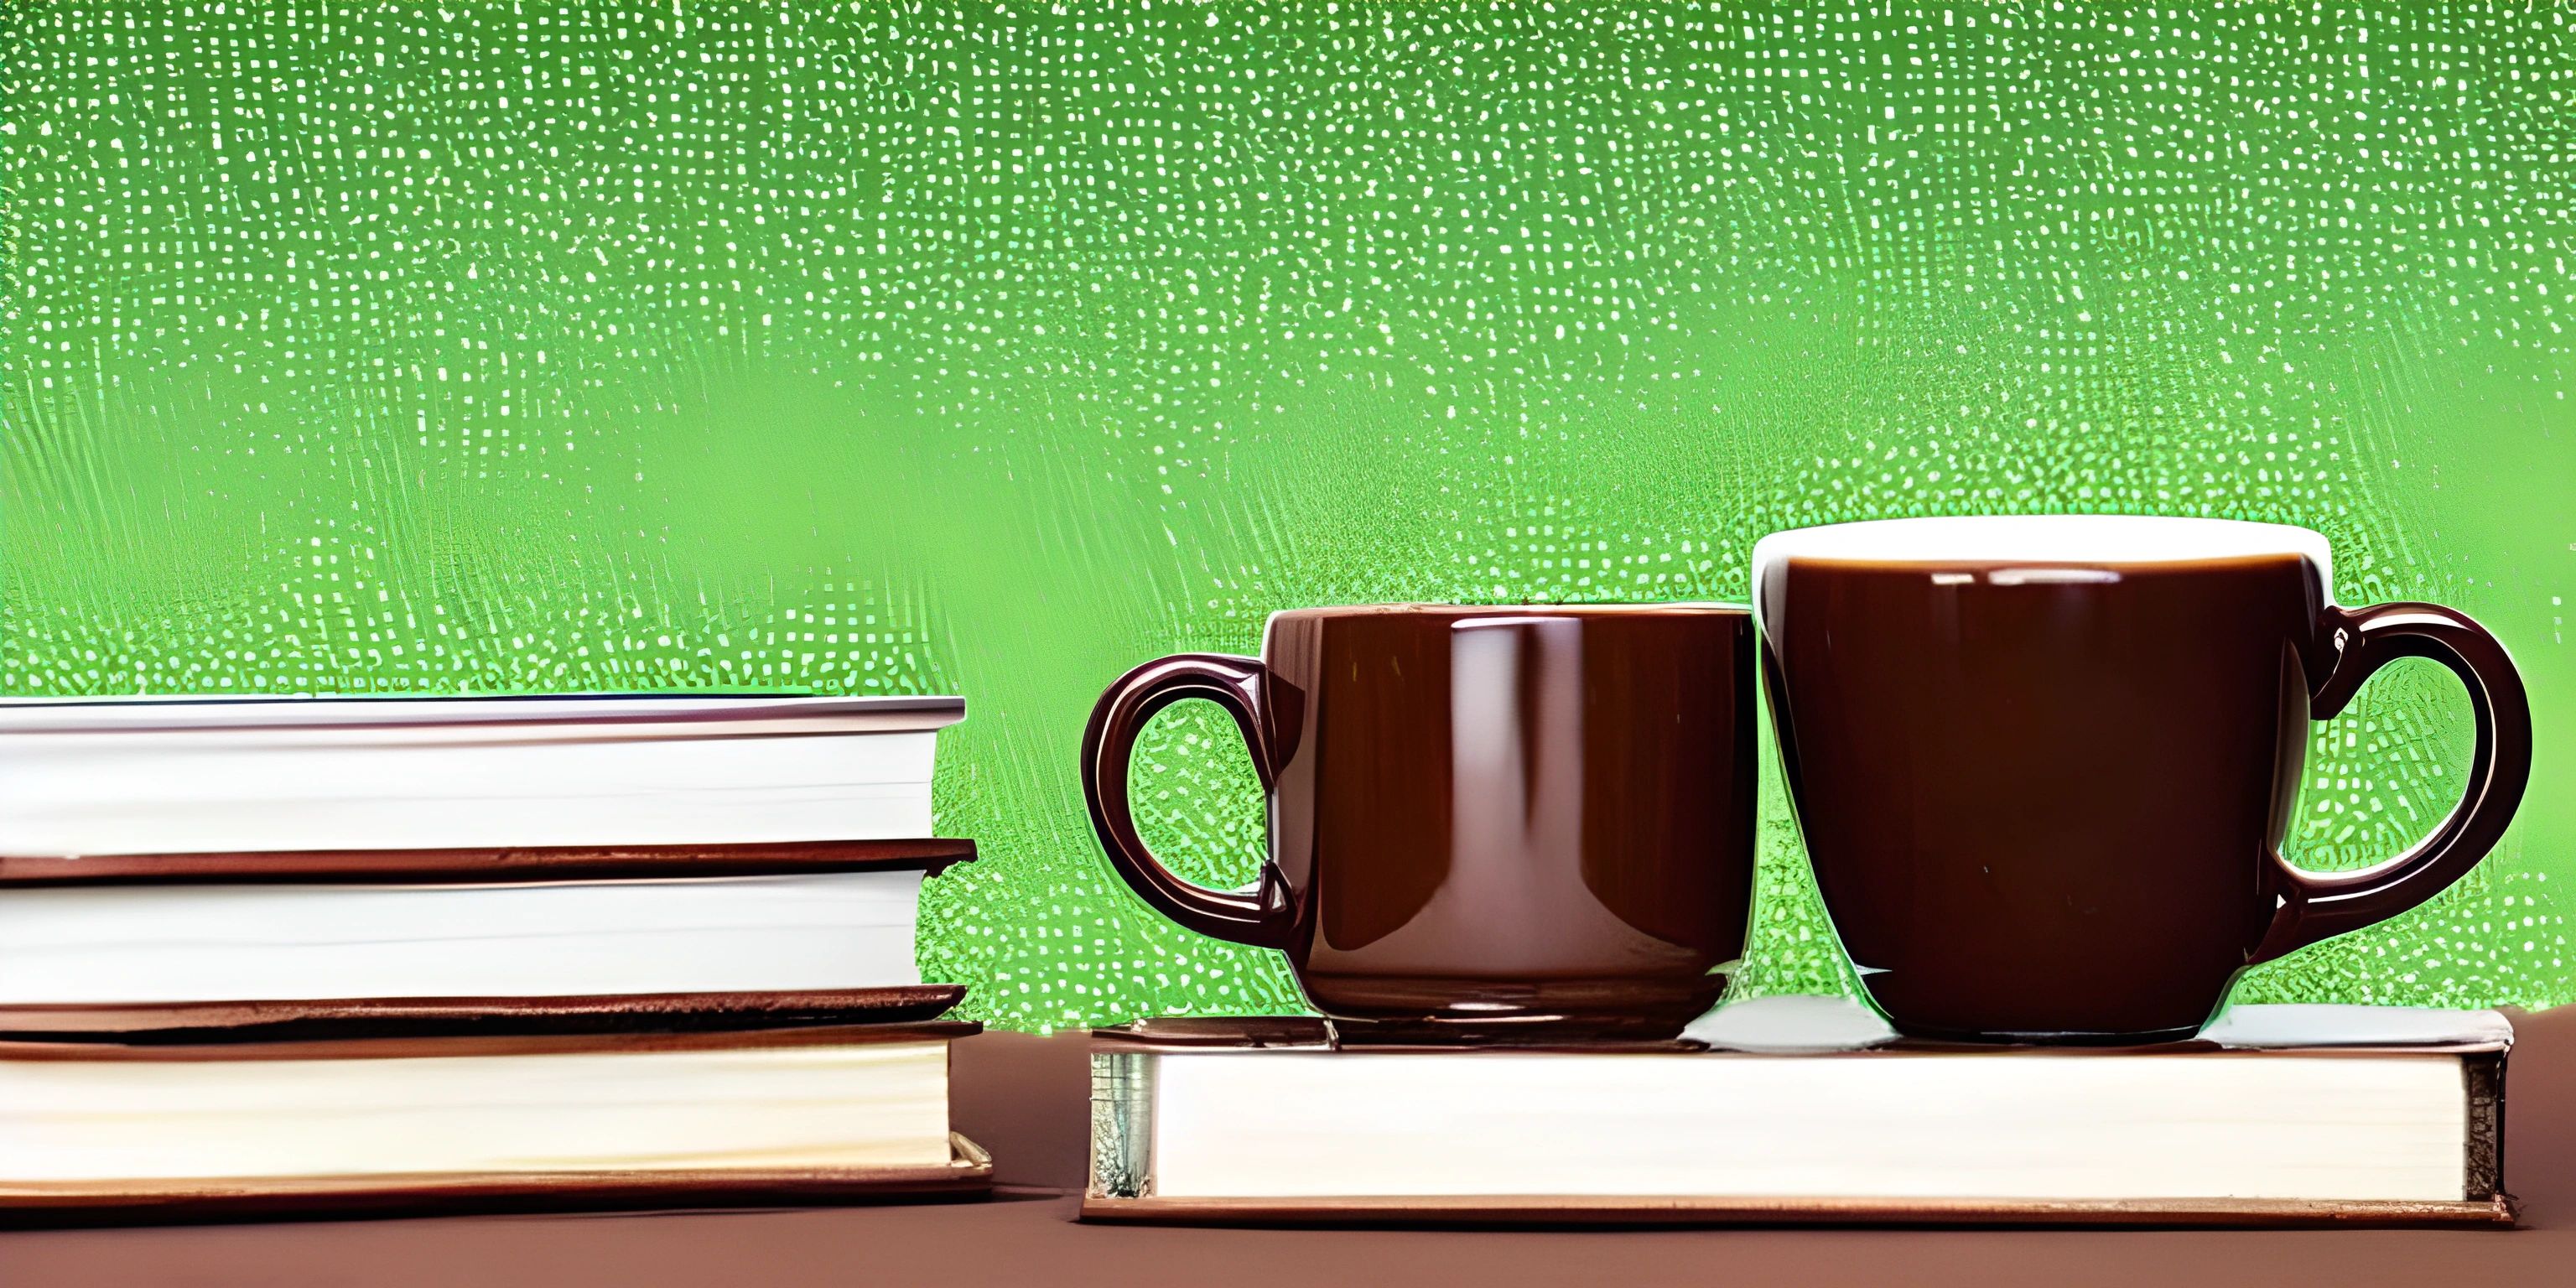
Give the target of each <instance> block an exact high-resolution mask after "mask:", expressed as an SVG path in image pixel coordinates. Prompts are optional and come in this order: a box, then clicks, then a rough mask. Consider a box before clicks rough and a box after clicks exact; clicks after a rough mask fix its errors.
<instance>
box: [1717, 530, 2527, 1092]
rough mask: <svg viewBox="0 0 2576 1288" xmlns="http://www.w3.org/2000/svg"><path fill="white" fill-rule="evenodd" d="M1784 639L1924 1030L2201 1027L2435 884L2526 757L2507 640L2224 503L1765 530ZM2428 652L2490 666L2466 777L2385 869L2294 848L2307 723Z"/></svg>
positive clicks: (2310, 539) (1779, 689) (2005, 1035)
mask: <svg viewBox="0 0 2576 1288" xmlns="http://www.w3.org/2000/svg"><path fill="white" fill-rule="evenodd" d="M1754 564H1755V577H1756V612H1757V614H1758V615H1759V617H1760V621H1761V629H1762V633H1763V668H1764V675H1765V680H1766V684H1767V686H1768V688H1769V691H1770V694H1771V701H1772V706H1773V712H1774V716H1775V721H1776V726H1777V729H1778V734H1779V741H1780V750H1781V755H1782V760H1783V765H1784V769H1785V771H1786V773H1787V777H1788V780H1789V784H1790V789H1791V793H1792V796H1793V799H1794V801H1795V803H1796V807H1797V814H1798V820H1799V824H1800V830H1801V833H1802V835H1803V836H1804V838H1805V842H1806V847H1807V852H1808V857H1809V860H1810V862H1811V863H1812V865H1813V867H1814V870H1815V875H1816V881H1817V886H1818V888H1819V890H1820V891H1821V893H1822V894H1823V897H1824V902H1825V906H1826V910H1827V912H1828V914H1829V916H1830V917H1831V918H1832V920H1833V924H1834V928H1835V930H1836V933H1837V934H1838V935H1839V936H1840V938H1841V940H1842V943H1843V945H1844V947H1845V949H1846V950H1847V951H1848V952H1849V954H1850V956H1851V958H1852V960H1853V962H1854V964H1855V965H1856V966H1858V967H1859V968H1860V970H1861V978H1862V983H1863V986H1864V988H1865V989H1866V990H1867V992H1868V994H1869V996H1870V998H1871V1000H1872V1001H1873V1002H1875V1003H1876V1004H1877V1005H1878V1006H1879V1007H1880V1008H1881V1009H1882V1010H1884V1011H1885V1012H1886V1013H1887V1014H1888V1016H1889V1018H1890V1020H1891V1021H1892V1022H1894V1023H1895V1024H1896V1025H1897V1026H1898V1028H1900V1029H1901V1030H1903V1031H1905V1032H1907V1033H1910V1034H1914V1035H1917V1036H1926V1037H1937V1038H1950V1039H1967V1040H1979V1041H1993V1040H2040V1041H2075V1042H2138V1041H2158V1040H2170V1039H2175V1038H2182V1037H2188V1036H2190V1035H2191V1034H2193V1033H2194V1032H2196V1031H2198V1030H2199V1028H2200V1027H2201V1026H2202V1025H2203V1024H2205V1023H2206V1022H2207V1021H2208V1020H2209V1019H2210V1018H2211V1017H2212V1015H2213V1014H2214V1013H2215V1012H2216V1010H2217V1009H2218V1008H2219V1007H2220V1006H2221V1005H2222V1004H2223V1002H2224V1001H2225V998H2226V996H2227V991H2228V989H2229V987H2230V986H2231V985H2232V984H2233V982H2234V980H2235V978H2236V976H2237V975H2238V974H2240V973H2241V972H2242V971H2243V970H2244V969H2245V968H2246V967H2248V966H2250V965H2253V964H2256V963H2259V962H2261V961H2264V960H2268V959H2269V958H2272V957H2276V956H2280V955H2282V954H2284V953H2287V952H2289V951H2292V950H2294V949H2296V948H2299V947H2302V946H2304V945H2306V944H2310V943H2314V942H2316V941H2318V940H2320V939H2323V938H2327V937H2329V936H2331V935H2334V934H2339V933H2343V932H2344V931H2348V930H2353V929H2357V928H2359V927H2361V926H2364V925H2368V924H2370V923H2372V922H2375V921H2378V920H2381V919H2384V918H2386V917H2389V916H2393V915H2395V914H2397V913H2399V912H2402V911H2404V910H2406V909H2407V908H2411V907H2413V906H2414V905H2415V904H2417V903H2420V902H2422V901H2423V900H2424V899H2426V898H2429V897H2431V896H2432V895H2433V894H2435V893H2438V892H2439V891H2440V889H2441V888H2442V887H2444V886H2446V885H2448V884H2450V882H2452V881H2453V880H2456V879H2457V878H2458V877H2459V876H2460V875H2461V874H2463V873H2465V872H2466V871H2467V870H2468V869H2469V868H2470V867H2472V866H2474V865H2475V863H2476V862H2477V860H2478V858H2479V857H2480V856H2481V855H2483V854H2484V853H2485V852H2486V850H2487V849H2488V848H2489V847H2490V846H2492V845H2493V843H2494V841H2495V839H2496V838H2497V836H2499V835H2500V834H2501V833H2502V831H2503V828H2504V826H2505V823H2506V821H2507V820H2509V819H2510V817H2511V815H2512V812H2513V809H2514V806H2515V804H2516V802H2517V801H2518V800H2519V798H2520V796H2521V793H2522V788H2523V784H2524V781H2525V780H2526V778H2527V777H2528V774H2529V762H2530V731H2529V730H2530V722H2529V714H2528V706H2527V703H2526V702H2525V701H2524V698H2523V694H2522V689H2521V683H2520V680H2519V678H2518V677H2517V676H2516V675H2515V673H2514V670H2513V666H2512V663H2511V661H2510V660H2509V659H2508V658H2507V657H2506V656H2505V654H2504V651H2503V649H2502V647H2501V646H2499V645H2497V644H2496V643H2495V641H2494V639H2493V638H2492V637H2491V636H2489V635H2487V634H2486V632H2484V631H2483V630H2481V629H2479V628H2478V627H2477V625H2476V624H2475V623H2474V622H2471V621H2469V620H2468V619H2467V618H2465V617H2463V616H2461V615H2460V614H2458V613H2455V612H2452V611H2451V610H2449V609H2444V608H2440V607H2438V606H2434V605H2423V604H2392V605H2383V606H2381V607H2378V608H2372V609H2363V610H2346V609H2342V608H2338V607H2336V606H2334V605H2333V604H2332V602H2331V597H2330V589H2329V588H2330V584H2331V583H2330V578H2331V572H2330V568H2331V562H2330V556H2329V555H2328V553H2327V551H2326V548H2325V543H2324V539H2323V538H2322V537H2319V536H2318V535H2317V534H2315V533H2312V532H2308V531H2306V530H2304V529H2299V528H2290V527H2282V526H2278V525H2269V524H2251V523H2231V522H2224V521H2216V520H2195V519H2158V518H2128V517H2104V518H2096V517H2090V516H2073V517H2060V516H2048V517H2014V518H1991V519H1966V518H1963V519H1925V520H1889V521H1881V522H1875V523H1861V524H1849V525H1842V526H1839V527H1833V528H1819V529H1809V530H1805V531H1800V532H1791V533H1783V534H1778V535H1775V536H1773V537H1770V538H1766V539H1765V540H1764V541H1763V542H1762V543H1760V544H1759V545H1758V546H1757V547H1756V550H1755V557H1754ZM2401 656H2422V657H2428V658H2431V659H2433V660H2435V661H2439V662H2442V663H2443V664H2444V665H2446V666H2449V667H2450V668H2451V669H2452V670H2453V671H2454V672H2455V673H2457V674H2459V676H2460V677H2461V679H2462V681H2463V683H2465V684H2467V685H2468V687H2469V692H2470V697H2471V701H2472V705H2473V707H2474V708H2475V710H2476V712H2477V715H2478V727H2479V739H2478V750H2477V753H2476V756H2475V763H2474V764H2473V766H2472V769H2471V772H2470V775H2469V790H2468V794H2467V797H2466V799H2465V800H2464V801H2463V803H2462V805H2461V806H2460V808H2459V809H2458V810H2456V811H2454V813H2453V814H2452V816H2451V818H2450V820H2449V821H2448V822H2446V823H2445V824H2444V825H2443V826H2442V827H2441V828H2440V829H2439V830H2437V831H2436V832H2435V834H2434V835H2433V836H2432V837H2430V838H2427V840H2426V841H2425V842H2424V843H2423V844H2421V845H2419V846H2417V847H2416V848H2415V849H2413V850H2410V851H2409V852H2408V853H2407V854H2405V855H2402V856H2399V857H2397V858H2393V859H2390V860H2388V861H2387V862H2385V863H2382V864H2380V865H2377V866H2375V867H2373V868H2370V869H2366V870H2364V871H2362V872H2357V873H2347V874H2339V875H2334V876H2325V875H2319V874H2312V873H2304V872H2301V871H2299V870H2297V869H2294V868H2292V867H2291V866H2289V865H2288V864H2287V863H2286V862H2285V861H2283V860H2282V858H2281V857H2280V845H2281V841H2282V838H2283V835H2284V833H2285V832H2286V830H2287V826H2288V821H2289V810H2290V808H2291V806H2292V805H2293V803H2294V800H2295V795H2296V792H2297V788H2298V784H2299V779H2300V771H2301V767H2302V764H2303V761H2304V757H2305V753H2306V746H2307V739H2308V736H2309V722H2310V720H2311V719H2326V718H2329V717H2331V716H2332V715H2334V714H2335V713H2336V712H2337V711H2339V710H2340V709H2341V708H2342V706H2343V704H2344V703H2345V702H2346V701H2348V700H2349V699H2350V697H2351V696H2352V694H2353V692H2355V691H2356V690H2357V689H2358V688H2359V687H2360V685H2361V683H2362V681H2363V680H2364V679H2366V678H2367V676H2368V675H2369V674H2370V672H2372V671H2374V670H2376V669H2377V668H2378V667H2379V666H2381V665H2383V664H2385V663H2386V662H2388V661H2391V660H2394V659H2395V658H2397V657H2401Z"/></svg>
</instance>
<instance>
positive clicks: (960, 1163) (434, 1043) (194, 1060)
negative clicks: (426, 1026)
mask: <svg viewBox="0 0 2576 1288" xmlns="http://www.w3.org/2000/svg"><path fill="white" fill-rule="evenodd" d="M981 1029H982V1026H980V1025H977V1024H972V1023H964V1022H931V1023H911V1024H862V1025H849V1024H842V1025H832V1026H823V1027H810V1028H785V1029H764V1030H737V1031H714V1032H685V1033H672V1032H593V1033H552V1034H517V1035H477V1036H461V1035H455V1034H435V1033H424V1034H415V1035H409V1036H382V1037H373V1038H330V1039H321V1040H295V1041H259V1042H237V1043H227V1044H216V1045H167V1046H138V1045H117V1044H96V1043H72V1042H54V1041H0V1062H18V1061H27V1062H48V1063H57V1064H61V1063H81V1062H92V1063H100V1062H151V1063H159V1064H214V1063H235V1062H243V1061H261V1060H299V1061H314V1060H394V1059H428V1058H438V1057H444V1056H536V1055H553V1054H605V1053H649V1052H670V1051H707V1050H727V1049H742V1048H752V1047H799V1046H854V1045H866V1044H874V1043H894V1042H926V1041H938V1042H954V1041H955V1040H956V1039H958V1038H962V1037H968V1036H971V1035H973V1034H975V1033H978V1032H980V1031H981ZM948 1143H949V1159H948V1161H947V1162H946V1163H944V1164H941V1165H937V1166H872V1167H858V1166H806V1167H749V1168H724V1167H687V1166H670V1167H655V1168H618V1169H614V1170H583V1169H577V1168H567V1169H561V1170H549V1171H524V1172H523V1171H512V1172H504V1173H441V1172H390V1173H386V1174H384V1175H359V1176H290V1177H274V1176H270V1177H250V1178H203V1179H165V1178H151V1179H142V1180H117V1181H86V1180H84V1181H27V1180H13V1179H6V1178H0V1225H64V1224H92V1223H128V1222H135V1221H146V1222H159V1221H202V1220H236V1219H244V1218H271V1217H301V1216H311V1215H346V1214H364V1213H388V1212H389V1213H400V1214H422V1213H430V1212H455V1211H510V1212H524V1211H552V1210H578V1209H603V1208H639V1207H640V1208H664V1207H701V1206H741V1205H768V1204H791V1203H793V1204H807V1203H833V1202H853V1201H863V1202H885V1201H898V1202H900V1201H926V1200H934V1199H957V1198H974V1197H980V1196H982V1195H984V1194H986V1193H988V1192H989V1190H990V1188H991V1177H992V1159H991V1157H990V1155H988V1154H987V1153H986V1152H985V1151H984V1150H983V1149H982V1147H980V1146H978V1145H977V1144H975V1142H973V1141H971V1140H968V1139H967V1138H965V1137H964V1136H961V1135H958V1134H956V1133H955V1132H950V1133H949V1137H948Z"/></svg>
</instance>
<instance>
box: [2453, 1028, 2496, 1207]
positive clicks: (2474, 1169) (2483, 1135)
mask: <svg viewBox="0 0 2576 1288" xmlns="http://www.w3.org/2000/svg"><path fill="white" fill-rule="evenodd" d="M2504 1065H2505V1053H2504V1052H2502V1051H2494V1052H2487V1053H2484V1054H2479V1055H2472V1056H2469V1057H2467V1058H2466V1059H2465V1060H2463V1061H2461V1071H2460V1072H2461V1077H2462V1079H2463V1080H2464V1081H2466V1082H2467V1084H2468V1092H2469V1158H2468V1176H2467V1178H2466V1180H2467V1184H2466V1186H2465V1187H2464V1189H2463V1193H2464V1194H2465V1196H2466V1197H2468V1198H2470V1199H2495V1198H2498V1197H2501V1196H2503V1195H2504V1194H2505V1188H2504Z"/></svg>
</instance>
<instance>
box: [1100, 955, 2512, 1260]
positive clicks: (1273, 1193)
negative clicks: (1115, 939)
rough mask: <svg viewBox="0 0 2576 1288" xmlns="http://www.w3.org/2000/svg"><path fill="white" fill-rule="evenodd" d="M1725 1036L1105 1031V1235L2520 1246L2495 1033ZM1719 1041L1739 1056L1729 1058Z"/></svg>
mask: <svg viewBox="0 0 2576 1288" xmlns="http://www.w3.org/2000/svg"><path fill="white" fill-rule="evenodd" d="M1692 1032H1693V1033H1694V1034H1699V1035H1702V1037H1703V1038H1704V1041H1684V1042H1680V1043H1666V1044H1638V1045H1633V1046H1627V1047H1597V1046H1596V1047H1592V1048H1576V1047H1563V1048H1555V1049H1548V1048H1535V1047H1532V1048H1520V1049H1509V1048H1489V1049H1483V1050H1455V1049H1452V1050H1433V1049H1423V1048H1417V1049H1411V1050H1405V1049H1396V1048H1387V1047H1352V1048H1348V1049H1340V1048H1337V1047H1336V1046H1335V1044H1334V1042H1333V1041H1332V1035H1331V1031H1330V1028H1329V1026H1328V1025H1326V1024H1325V1023H1324V1022H1322V1021H1315V1020H1270V1021H1259V1020H1255V1021H1217V1020H1202V1021H1148V1022H1145V1023H1142V1024H1139V1025H1134V1026H1130V1027H1128V1028H1125V1029H1115V1030H1104V1031H1101V1032H1099V1033H1098V1034H1096V1035H1095V1039H1094V1047H1093V1056H1092V1060H1093V1065H1092V1079H1093V1082H1092V1169H1091V1178H1090V1186H1089V1192H1088V1194H1087V1195H1086V1197H1085V1199H1084V1202H1083V1208H1082V1214H1083V1216H1084V1218H1085V1219H1092V1220H1124V1221H1176V1222H1212V1223H1289V1224H1299V1223H1303V1224H1341V1223H1373V1222H1392V1223H1409V1224H1422V1223H1430V1224H1451V1223H1485V1222H1491V1223H1587V1222H1608V1223H1723V1222H1746V1223H1786V1222H1833V1223H1932V1224H1951V1223H2017V1224H2040V1223H2065V1224H2156V1225H2198V1224H2209V1225H2355V1224H2387V1225H2406V1224H2445V1225H2510V1224H2511V1223H2512V1221H2513V1214H2514V1209H2513V1201H2512V1199H2511V1197H2510V1196H2509V1195H2507V1194H2506V1193H2505V1191H2504V1189H2503V1140H2502V1123H2503V1114H2502V1109H2503V1099H2504V1065H2505V1060H2504V1057H2505V1051H2506V1048H2507V1047H2508V1046H2509V1045H2510V1042H2511V1037H2512V1030H2511V1028H2510V1026H2509V1025H2508V1024H2507V1023H2506V1022H2505V1021H2504V1019H2503V1017H2501V1016H2499V1015H2496V1014H2495V1013H2493V1012H2423V1011H2405V1010H2386V1011H2381V1010H2375V1009H2374V1008H2362V1007H2242V1008H2238V1010H2237V1011H2236V1012H2234V1013H2232V1014H2231V1015H2230V1016H2229V1017H2228V1018H2227V1019H2226V1020H2224V1021H2222V1022H2221V1024H2219V1025H2217V1026H2214V1027H2213V1028H2211V1029H2210V1030H2209V1031H2207V1032H2206V1033H2204V1034H2203V1035H2202V1037H2201V1039H2200V1040H2198V1041H2194V1042H2189V1043H2178V1044H2167V1045H2163V1046H2158V1047H2146V1048H2129V1049H2111V1048H2037V1047H2025V1048H1997V1047H1992V1046H1955V1045H1936V1044H1930V1043H1923V1042H1919V1041H1913V1040H1889V1039H1892V1038H1893V1035H1892V1034H1890V1033H1888V1032H1886V1031H1885V1029H1884V1026H1883V1025H1882V1024H1880V1023H1879V1022H1878V1021H1877V1020H1876V1018H1875V1017H1874V1016H1871V1015H1868V1014H1867V1013H1866V1012H1862V1011H1860V1009H1859V1008H1858V1007H1856V1006H1853V1005H1851V1004H1849V1003H1843V1002H1839V1001H1835V1000H1830V999H1813V998H1777V999H1769V1000H1767V1001H1760V1002H1752V1003H1746V1004H1743V1005H1741V1006H1733V1007H1728V1008H1725V1009H1723V1010H1721V1011H1719V1012H1717V1013H1716V1014H1715V1015H1713V1016H1712V1017H1710V1018H1709V1019H1708V1020H1707V1021H1704V1022H1703V1023H1701V1024H1698V1025H1694V1026H1693V1029H1692ZM1718 1044H1724V1045H1723V1047H1721V1046H1720V1045H1718Z"/></svg>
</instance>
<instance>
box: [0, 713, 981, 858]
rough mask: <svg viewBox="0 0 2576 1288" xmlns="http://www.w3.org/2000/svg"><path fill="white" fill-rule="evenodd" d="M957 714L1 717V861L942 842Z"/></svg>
mask: <svg viewBox="0 0 2576 1288" xmlns="http://www.w3.org/2000/svg"><path fill="white" fill-rule="evenodd" d="M965 713H966V704H965V702H964V701H963V700H961V699H958V698H938V697H933V698H837V697H805V696H787V695H775V694H662V695H599V696H590V697H516V698H212V697H206V698H132V699H80V700H62V699H43V698H12V699H8V700H5V701H0V856H9V857H13V858H16V857H26V858H41V857H66V856H76V857H83V858H87V857H92V856H99V855H167V854H227V853H230V854H241V853H270V852H277V851H315V850H321V851H330V850H342V851H348V850H474V849H518V848H531V847H564V846H648V847H649V846H681V845H698V844H727V843H733V844H740V843H754V842H793V841H851V840H878V839H885V838H898V839H900V838H910V837H922V836H928V835H930V834H931V831H932V829H931V820H930V772H931V762H932V754H933V742H934V740H935V738H936V736H937V731H938V730H939V729H941V728H942V727H944V726H947V725H950V724H954V723H956V722H957V721H959V720H961V719H963V718H964V717H965Z"/></svg>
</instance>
